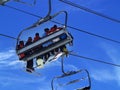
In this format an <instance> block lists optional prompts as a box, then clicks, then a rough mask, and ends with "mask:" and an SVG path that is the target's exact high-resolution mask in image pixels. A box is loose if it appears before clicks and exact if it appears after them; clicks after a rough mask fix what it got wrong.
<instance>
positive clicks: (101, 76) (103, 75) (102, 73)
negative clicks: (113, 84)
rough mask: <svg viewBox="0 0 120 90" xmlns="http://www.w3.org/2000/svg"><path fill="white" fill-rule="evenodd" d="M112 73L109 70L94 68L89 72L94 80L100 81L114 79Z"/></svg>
mask: <svg viewBox="0 0 120 90" xmlns="http://www.w3.org/2000/svg"><path fill="white" fill-rule="evenodd" d="M113 76H114V74H113V72H111V71H108V70H100V69H99V70H94V71H92V73H91V77H92V78H93V79H94V80H97V81H100V82H108V81H112V80H116V78H115V77H113Z"/></svg>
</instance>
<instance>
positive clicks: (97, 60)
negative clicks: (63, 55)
mask: <svg viewBox="0 0 120 90" xmlns="http://www.w3.org/2000/svg"><path fill="white" fill-rule="evenodd" d="M69 55H72V56H75V57H79V58H83V59H86V60H90V61H95V62H99V63H103V64H107V65H111V66H115V67H120V65H119V64H114V63H110V62H105V61H102V60H99V59H93V58H90V57H86V56H81V55H77V54H73V53H69Z"/></svg>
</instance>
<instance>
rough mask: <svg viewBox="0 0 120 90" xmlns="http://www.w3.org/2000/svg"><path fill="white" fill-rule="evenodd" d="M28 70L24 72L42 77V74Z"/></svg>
mask: <svg viewBox="0 0 120 90" xmlns="http://www.w3.org/2000/svg"><path fill="white" fill-rule="evenodd" d="M25 69H26V70H24V71H25V72H27V73H29V74H34V75H37V76H41V74H40V73H39V72H36V71H35V70H32V69H30V68H26V67H25Z"/></svg>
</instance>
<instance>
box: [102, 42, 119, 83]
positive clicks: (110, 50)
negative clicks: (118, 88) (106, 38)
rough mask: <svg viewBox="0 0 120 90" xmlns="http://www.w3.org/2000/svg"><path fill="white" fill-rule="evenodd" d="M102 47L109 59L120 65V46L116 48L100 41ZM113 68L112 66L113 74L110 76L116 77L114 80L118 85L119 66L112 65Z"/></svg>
mask: <svg viewBox="0 0 120 90" xmlns="http://www.w3.org/2000/svg"><path fill="white" fill-rule="evenodd" d="M102 48H103V49H104V51H105V53H106V55H107V56H108V57H109V58H110V59H111V61H112V63H115V64H119V65H120V48H116V47H114V46H111V45H109V44H106V43H102ZM113 68H114V75H112V76H113V77H115V78H116V79H115V80H116V81H117V82H118V84H119V85H120V68H119V67H113Z"/></svg>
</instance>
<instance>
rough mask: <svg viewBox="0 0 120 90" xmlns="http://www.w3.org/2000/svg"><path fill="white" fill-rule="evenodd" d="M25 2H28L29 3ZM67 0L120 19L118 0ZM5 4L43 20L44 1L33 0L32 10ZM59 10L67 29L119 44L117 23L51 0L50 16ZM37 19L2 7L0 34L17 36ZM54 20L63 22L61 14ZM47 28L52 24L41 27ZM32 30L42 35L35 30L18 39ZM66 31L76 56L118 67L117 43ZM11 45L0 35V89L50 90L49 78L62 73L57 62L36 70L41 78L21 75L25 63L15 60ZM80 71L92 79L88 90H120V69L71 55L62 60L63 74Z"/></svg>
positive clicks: (118, 49)
mask: <svg viewBox="0 0 120 90" xmlns="http://www.w3.org/2000/svg"><path fill="white" fill-rule="evenodd" d="M24 1H25V0H24ZM26 1H30V2H32V0H26ZM70 1H72V2H74V3H77V4H79V5H82V6H85V7H88V8H90V9H93V10H95V11H97V12H100V13H103V14H105V15H107V16H110V17H113V18H116V19H118V20H120V12H119V6H120V1H119V0H70ZM6 4H7V5H10V6H13V7H16V8H19V9H22V10H25V11H28V12H31V13H33V14H36V15H39V16H41V17H44V16H45V15H46V14H47V11H48V3H47V0H37V4H36V5H35V6H33V7H31V6H27V5H24V4H20V3H16V2H13V1H11V2H8V3H6ZM61 10H66V11H67V12H68V25H69V26H73V27H76V28H79V29H82V30H85V31H88V32H92V33H95V34H98V35H102V36H105V37H108V38H111V39H115V40H117V41H120V23H117V22H113V21H110V20H108V19H105V18H102V17H100V16H96V15H94V14H91V13H88V12H85V11H83V10H80V9H78V8H74V7H72V6H69V5H67V4H64V3H62V2H60V1H58V0H52V12H51V14H54V13H56V12H59V11H61ZM37 20H38V18H37V17H34V16H31V15H28V14H25V13H22V12H19V11H16V10H13V9H10V8H8V7H6V6H0V28H1V29H0V33H1V34H7V35H10V36H13V37H17V35H18V34H19V32H20V31H21V30H23V29H24V28H26V27H28V26H30V25H32V24H33V23H34V22H36V21H37ZM54 20H55V21H60V22H61V23H64V15H60V16H58V17H56V18H55V19H54ZM50 25H54V23H52V22H47V23H45V24H44V25H43V27H50ZM35 30H36V31H37V32H39V33H40V35H42V33H43V30H42V27H38V28H36V29H34V30H33V31H29V32H25V33H24V34H23V35H22V37H25V36H31V35H34V33H35V32H36V31H35ZM68 31H69V32H70V33H72V35H73V37H74V45H73V47H70V48H69V49H70V50H73V51H74V52H75V53H76V54H79V55H83V56H87V57H91V58H96V59H101V60H103V61H106V62H111V63H116V64H120V44H118V43H114V42H110V41H107V40H104V39H101V38H97V37H94V36H90V35H87V34H85V33H82V32H78V31H76V30H74V29H71V28H68ZM22 37H21V38H22ZM15 45H16V40H13V39H9V38H5V37H2V36H0V89H1V90H8V89H11V90H26V89H28V90H51V88H50V81H51V77H54V76H56V75H61V74H62V73H61V71H60V70H61V69H60V68H61V67H60V60H58V61H56V62H53V63H50V64H47V65H46V66H45V68H43V69H41V70H37V71H38V72H40V73H41V76H37V75H34V74H33V75H32V74H28V73H26V72H24V67H25V63H24V62H20V61H19V60H18V57H17V55H16V53H15ZM83 68H85V69H87V70H88V71H89V73H90V76H91V80H92V88H91V90H119V89H120V68H118V67H113V66H109V65H105V64H101V63H98V62H93V61H88V60H86V59H81V58H77V57H73V56H69V57H68V58H65V70H66V71H67V70H76V69H83ZM82 75H83V76H84V73H83V74H81V76H82ZM84 84H85V82H84V81H82V82H81V83H80V85H84ZM66 88H67V89H66ZM66 88H64V87H62V88H60V89H59V90H70V87H69V86H68V87H66Z"/></svg>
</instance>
